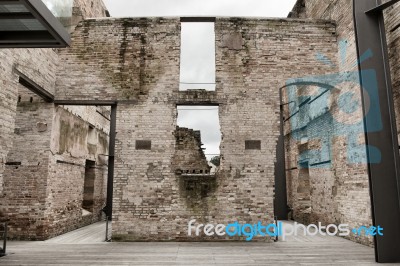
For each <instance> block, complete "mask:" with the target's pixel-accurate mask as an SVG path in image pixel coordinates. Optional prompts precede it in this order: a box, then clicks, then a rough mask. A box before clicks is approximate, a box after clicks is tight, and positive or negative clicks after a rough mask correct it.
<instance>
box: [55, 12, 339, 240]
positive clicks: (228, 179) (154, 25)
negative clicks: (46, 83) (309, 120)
mask: <svg viewBox="0 0 400 266" xmlns="http://www.w3.org/2000/svg"><path fill="white" fill-rule="evenodd" d="M179 24H180V23H179V19H164V18H156V19H153V18H147V19H144V18H143V19H107V20H100V19H96V20H94V19H91V20H86V21H84V22H82V23H81V24H79V25H78V27H77V30H76V32H75V33H74V34H73V36H72V38H73V46H72V48H71V49H67V50H64V51H62V52H61V55H60V56H61V58H62V60H65V64H63V65H62V66H61V68H60V71H59V77H60V79H59V80H58V81H57V97H58V98H59V99H81V100H89V99H98V100H118V101H119V104H118V111H117V132H118V133H117V143H116V154H117V156H116V161H115V163H116V165H115V179H114V180H115V181H114V206H113V237H114V239H115V240H152V241H156V240H195V239H196V238H192V237H188V236H187V233H186V232H187V223H188V221H189V220H190V219H193V218H195V219H197V220H198V221H199V222H203V223H204V222H210V223H229V222H233V221H236V220H238V221H240V222H250V223H255V222H258V221H265V222H267V221H268V222H272V220H273V182H274V175H273V173H274V161H275V148H276V141H277V136H278V134H279V130H278V129H279V123H278V117H279V93H278V89H279V87H281V86H283V85H284V84H285V83H286V80H287V79H289V78H294V77H298V75H302V74H307V75H318V74H325V73H329V72H330V71H332V70H331V69H330V68H329V67H328V66H326V65H324V64H322V63H320V62H318V61H317V60H315V61H314V60H310V57H309V51H310V50H311V51H312V50H318V51H322V52H324V53H327V54H328V55H329V56H332V57H333V56H334V55H336V53H337V44H336V35H335V25H334V24H333V23H331V22H329V21H328V22H327V21H318V22H310V21H305V20H286V19H282V20H251V19H223V18H218V19H217V22H216V25H215V30H216V48H217V52H216V64H217V90H216V92H206V91H188V92H179V91H178V88H179V56H180V25H179ZM67 58H68V60H66V59H67ZM296 70H298V71H296ZM126 100H130V102H127V101H126ZM177 104H180V105H184V104H199V105H202V104H214V105H219V106H220V113H219V116H220V121H221V131H222V134H223V141H222V144H221V151H222V154H221V155H222V164H221V168H220V172H219V175H218V176H217V177H216V178H215V179H209V180H203V181H200V180H189V181H190V182H192V183H194V184H197V185H195V186H194V187H193V186H185V184H187V181H188V180H183V179H182V178H181V177H180V176H177V175H175V174H174V169H173V167H172V162H173V158H174V154H175V148H176V139H175V135H174V133H175V129H176V114H177V110H176V105H177ZM247 140H249V141H256V142H257V141H259V142H258V143H260V146H259V149H258V148H257V145H256V149H245V142H246V141H247ZM137 141H139V142H140V141H145V142H146V143H147V146H146V147H147V148H146V149H137V147H138V145H137ZM149 141H151V146H150V148H149V146H148V145H149ZM140 143H144V142H140ZM188 188H189V189H188ZM199 189H200V190H199ZM203 189H204V190H203ZM202 190H203V191H202ZM190 191H192V192H190ZM197 192H199V193H197ZM188 196H189V198H190V200H187V198H188ZM198 240H215V238H206V237H204V236H201V237H199V238H198ZM221 240H222V239H221Z"/></svg>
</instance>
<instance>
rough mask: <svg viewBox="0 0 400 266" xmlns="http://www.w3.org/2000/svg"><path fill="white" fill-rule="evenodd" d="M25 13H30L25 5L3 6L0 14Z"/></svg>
mask: <svg viewBox="0 0 400 266" xmlns="http://www.w3.org/2000/svg"><path fill="white" fill-rule="evenodd" d="M19 12H21V13H24V12H29V11H28V9H26V7H25V6H24V5H1V4H0V13H19Z"/></svg>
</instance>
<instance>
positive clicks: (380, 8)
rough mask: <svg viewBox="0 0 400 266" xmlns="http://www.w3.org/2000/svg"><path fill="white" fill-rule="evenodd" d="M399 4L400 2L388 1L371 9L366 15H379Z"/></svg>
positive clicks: (397, 0) (396, 0) (399, 0)
mask: <svg viewBox="0 0 400 266" xmlns="http://www.w3.org/2000/svg"><path fill="white" fill-rule="evenodd" d="M397 2H400V0H390V1H387V2H386V3H384V4H381V5H378V6H375V7H374V8H371V9H370V10H368V11H366V12H365V13H366V14H375V13H379V12H382V11H383V10H385V9H386V8H388V7H391V6H392V5H394V4H396V3H397Z"/></svg>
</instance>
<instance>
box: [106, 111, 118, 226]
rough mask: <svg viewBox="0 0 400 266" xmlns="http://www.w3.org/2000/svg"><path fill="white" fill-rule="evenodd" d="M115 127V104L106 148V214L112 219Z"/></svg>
mask: <svg viewBox="0 0 400 266" xmlns="http://www.w3.org/2000/svg"><path fill="white" fill-rule="evenodd" d="M116 128H117V105H112V106H111V122H110V143H109V148H108V154H109V156H108V179H107V205H106V208H105V212H106V216H107V217H108V219H109V220H110V221H111V220H112V207H113V206H112V204H113V189H114V161H115V135H116Z"/></svg>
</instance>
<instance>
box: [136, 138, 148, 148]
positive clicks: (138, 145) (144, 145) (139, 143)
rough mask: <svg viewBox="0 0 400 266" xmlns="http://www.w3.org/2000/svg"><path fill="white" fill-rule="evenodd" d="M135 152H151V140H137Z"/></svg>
mask: <svg viewBox="0 0 400 266" xmlns="http://www.w3.org/2000/svg"><path fill="white" fill-rule="evenodd" d="M136 149H137V150H151V140H137V141H136Z"/></svg>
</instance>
